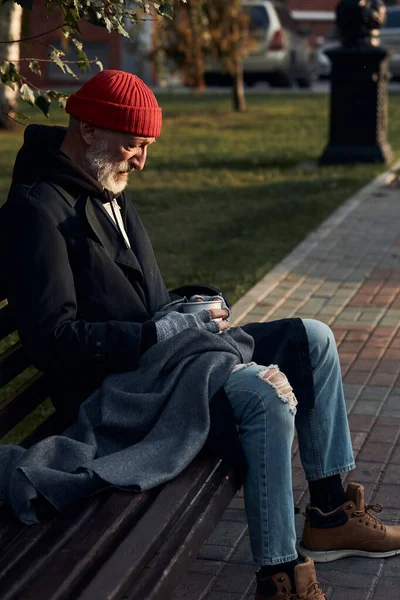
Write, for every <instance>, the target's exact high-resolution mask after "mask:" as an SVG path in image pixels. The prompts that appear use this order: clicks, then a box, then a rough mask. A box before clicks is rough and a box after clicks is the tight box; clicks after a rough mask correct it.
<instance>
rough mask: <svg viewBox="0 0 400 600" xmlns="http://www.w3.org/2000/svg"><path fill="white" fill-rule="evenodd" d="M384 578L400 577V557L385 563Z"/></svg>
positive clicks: (392, 558) (394, 557)
mask: <svg viewBox="0 0 400 600" xmlns="http://www.w3.org/2000/svg"><path fill="white" fill-rule="evenodd" d="M383 577H385V578H386V577H400V555H397V556H392V557H391V558H390V560H386V561H385V566H384V571H383Z"/></svg>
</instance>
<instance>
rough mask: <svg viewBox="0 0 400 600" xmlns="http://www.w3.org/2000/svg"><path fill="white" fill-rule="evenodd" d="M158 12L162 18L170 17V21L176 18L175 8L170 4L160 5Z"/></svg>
mask: <svg viewBox="0 0 400 600" xmlns="http://www.w3.org/2000/svg"><path fill="white" fill-rule="evenodd" d="M157 12H158V14H159V15H161V16H162V17H168V19H172V18H173V17H174V7H173V6H172V4H170V3H169V2H164V3H163V4H160V6H159V7H158V11H157Z"/></svg>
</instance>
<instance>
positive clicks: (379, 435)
mask: <svg viewBox="0 0 400 600" xmlns="http://www.w3.org/2000/svg"><path fill="white" fill-rule="evenodd" d="M398 436H399V427H398V424H397V423H396V424H394V425H381V424H380V422H379V420H378V421H377V424H376V425H374V426H373V427H372V429H371V433H370V436H369V438H368V439H369V441H370V442H379V443H380V442H382V443H386V444H391V443H394V442H395V441H396V440H397V438H398Z"/></svg>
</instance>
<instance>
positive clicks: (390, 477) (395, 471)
mask: <svg viewBox="0 0 400 600" xmlns="http://www.w3.org/2000/svg"><path fill="white" fill-rule="evenodd" d="M382 483H388V484H393V485H398V486H400V468H399V466H398V465H388V466H387V467H386V469H385V473H384V475H383V479H382ZM399 507H400V497H399Z"/></svg>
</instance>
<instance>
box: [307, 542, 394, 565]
mask: <svg viewBox="0 0 400 600" xmlns="http://www.w3.org/2000/svg"><path fill="white" fill-rule="evenodd" d="M297 552H298V553H299V554H300V556H302V557H303V558H307V556H308V557H309V558H312V559H313V561H314V562H316V563H327V562H333V561H334V560H339V559H340V558H347V557H349V556H361V557H364V558H388V557H389V556H396V554H400V548H398V549H397V550H389V551H388V552H373V551H370V550H351V549H346V550H309V549H308V548H304V546H302V545H301V544H297Z"/></svg>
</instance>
